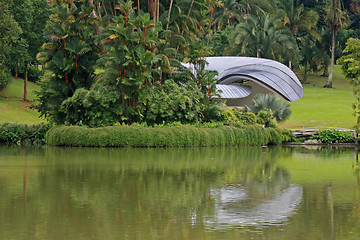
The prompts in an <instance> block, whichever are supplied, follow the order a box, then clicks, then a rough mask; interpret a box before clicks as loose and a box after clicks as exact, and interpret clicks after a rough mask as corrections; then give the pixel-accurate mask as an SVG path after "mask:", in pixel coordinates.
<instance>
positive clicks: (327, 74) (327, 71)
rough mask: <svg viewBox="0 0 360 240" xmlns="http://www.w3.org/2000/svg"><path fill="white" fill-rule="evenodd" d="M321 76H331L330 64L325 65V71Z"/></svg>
mask: <svg viewBox="0 0 360 240" xmlns="http://www.w3.org/2000/svg"><path fill="white" fill-rule="evenodd" d="M321 76H323V77H328V76H329V66H324V72H323V74H322V75H321Z"/></svg>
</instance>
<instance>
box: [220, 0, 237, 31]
mask: <svg viewBox="0 0 360 240" xmlns="http://www.w3.org/2000/svg"><path fill="white" fill-rule="evenodd" d="M241 13H242V12H241V5H240V4H239V3H238V2H237V1H236V0H225V1H224V2H223V6H222V7H221V8H220V9H219V10H217V11H216V15H215V19H214V22H213V24H214V25H216V28H217V29H218V30H222V29H223V28H224V26H232V25H233V24H236V23H238V18H239V16H240V15H241Z"/></svg>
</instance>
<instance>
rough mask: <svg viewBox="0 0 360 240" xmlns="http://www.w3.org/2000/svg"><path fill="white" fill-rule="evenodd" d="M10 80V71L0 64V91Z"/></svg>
mask: <svg viewBox="0 0 360 240" xmlns="http://www.w3.org/2000/svg"><path fill="white" fill-rule="evenodd" d="M10 80H11V75H10V72H9V71H8V70H7V68H4V67H2V66H1V65H0V91H1V90H3V89H4V88H5V87H6V86H7V85H8V83H9V82H10Z"/></svg>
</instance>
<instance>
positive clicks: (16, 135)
mask: <svg viewBox="0 0 360 240" xmlns="http://www.w3.org/2000/svg"><path fill="white" fill-rule="evenodd" d="M48 130H49V126H48V125H45V124H39V125H23V124H14V123H4V124H0V143H17V144H23V143H31V144H44V143H45V134H46V132H47V131H48Z"/></svg>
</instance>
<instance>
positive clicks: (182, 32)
mask: <svg viewBox="0 0 360 240" xmlns="http://www.w3.org/2000/svg"><path fill="white" fill-rule="evenodd" d="M194 1H195V0H192V1H191V4H190V8H189V11H188V14H187V18H189V17H190V13H191V9H192V6H193V4H194ZM184 30H185V29H183V30H182V31H181V35H183V34H184Z"/></svg>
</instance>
